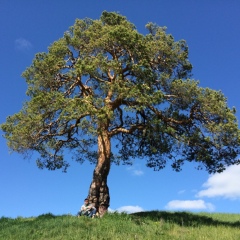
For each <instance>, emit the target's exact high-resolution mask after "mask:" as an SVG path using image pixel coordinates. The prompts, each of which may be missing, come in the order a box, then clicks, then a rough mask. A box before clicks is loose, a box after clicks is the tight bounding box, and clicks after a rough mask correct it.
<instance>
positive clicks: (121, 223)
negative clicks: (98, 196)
mask: <svg viewBox="0 0 240 240" xmlns="http://www.w3.org/2000/svg"><path fill="white" fill-rule="evenodd" d="M0 239H1V240H10V239H11V240H18V239H19V240H31V239H34V240H40V239H41V240H50V239H57V240H58V239H59V240H60V239H61V240H65V239H66V240H75V239H78V240H79V239H84V240H90V239H91V240H93V239H96V240H117V239H124V240H128V239H129V240H130V239H131V240H132V239H134V240H136V239H143V240H148V239H149V240H154V239H161V240H162V239H163V240H164V239H166V240H175V239H186V240H187V239H189V240H190V239H191V240H194V239H209V240H214V239H217V240H221V239H222V240H233V239H234V240H239V239H240V214H220V213H219V214H217V213H211V214H209V213H197V214H193V213H188V212H165V211H151V212H139V213H134V214H125V213H121V214H120V213H108V214H106V215H105V216H104V217H103V218H101V219H89V218H87V217H80V218H77V217H75V216H71V215H63V216H54V215H52V214H50V213H49V214H44V215H40V216H38V217H32V218H21V217H18V218H16V219H12V218H5V217H2V218H0Z"/></svg>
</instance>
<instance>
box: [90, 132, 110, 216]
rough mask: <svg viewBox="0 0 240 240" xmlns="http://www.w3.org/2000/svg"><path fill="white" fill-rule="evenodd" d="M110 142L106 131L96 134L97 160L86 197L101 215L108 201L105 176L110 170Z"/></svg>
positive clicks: (106, 207) (107, 205)
mask: <svg viewBox="0 0 240 240" xmlns="http://www.w3.org/2000/svg"><path fill="white" fill-rule="evenodd" d="M110 152H111V143H110V138H109V136H108V134H107V132H101V134H100V135H99V136H98V162H97V165H96V167H95V169H94V173H93V180H92V183H91V185H90V189H89V194H88V198H89V201H90V203H92V204H93V205H94V206H95V207H96V209H97V212H98V215H99V216H100V217H102V216H103V215H104V213H105V212H106V211H107V209H108V207H109V203H110V196H109V189H108V186H107V177H108V173H109V170H110Z"/></svg>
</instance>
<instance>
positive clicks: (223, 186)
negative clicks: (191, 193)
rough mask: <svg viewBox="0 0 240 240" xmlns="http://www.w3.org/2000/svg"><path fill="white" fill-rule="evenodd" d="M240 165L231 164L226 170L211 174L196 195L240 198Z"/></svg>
mask: <svg viewBox="0 0 240 240" xmlns="http://www.w3.org/2000/svg"><path fill="white" fill-rule="evenodd" d="M239 179H240V166H239V165H238V166H230V167H228V168H227V169H226V170H225V171H224V172H222V173H218V174H213V175H211V176H210V177H209V178H208V180H207V181H206V182H205V183H204V184H203V187H204V188H206V189H204V190H201V191H199V192H198V193H197V194H196V197H209V198H213V197H223V198H229V199H240V181H239Z"/></svg>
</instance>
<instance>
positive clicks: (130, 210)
mask: <svg viewBox="0 0 240 240" xmlns="http://www.w3.org/2000/svg"><path fill="white" fill-rule="evenodd" d="M116 211H117V212H126V213H134V212H142V211H144V209H143V208H141V207H139V206H123V207H120V208H118V209H116Z"/></svg>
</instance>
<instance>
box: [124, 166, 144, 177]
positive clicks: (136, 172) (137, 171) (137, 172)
mask: <svg viewBox="0 0 240 240" xmlns="http://www.w3.org/2000/svg"><path fill="white" fill-rule="evenodd" d="M127 170H128V171H130V172H131V173H132V175H134V176H142V175H143V174H144V172H143V171H142V170H140V169H136V168H135V167H128V168H127Z"/></svg>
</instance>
